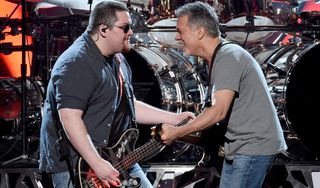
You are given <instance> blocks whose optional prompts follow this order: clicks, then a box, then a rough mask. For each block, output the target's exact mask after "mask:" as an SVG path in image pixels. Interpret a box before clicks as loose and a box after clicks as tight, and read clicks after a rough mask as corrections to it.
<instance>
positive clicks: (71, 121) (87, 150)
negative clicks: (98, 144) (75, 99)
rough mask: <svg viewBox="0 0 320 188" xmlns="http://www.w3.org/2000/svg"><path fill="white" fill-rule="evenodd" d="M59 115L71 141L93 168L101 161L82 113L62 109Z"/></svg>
mask: <svg viewBox="0 0 320 188" xmlns="http://www.w3.org/2000/svg"><path fill="white" fill-rule="evenodd" d="M59 113H60V117H61V122H62V125H63V128H64V130H65V132H66V135H67V137H68V139H69V141H70V142H71V144H72V145H73V147H74V148H75V149H76V150H77V151H78V152H79V154H80V155H81V157H82V158H84V159H85V160H86V162H87V163H88V164H89V165H90V166H92V167H93V166H94V165H95V162H97V161H98V160H97V159H100V155H99V154H98V152H97V150H96V148H95V147H94V145H93V143H92V141H91V138H90V136H89V135H88V132H87V129H86V127H85V125H84V122H83V120H82V118H81V117H82V113H81V112H79V111H77V110H76V111H74V109H62V110H60V111H59Z"/></svg>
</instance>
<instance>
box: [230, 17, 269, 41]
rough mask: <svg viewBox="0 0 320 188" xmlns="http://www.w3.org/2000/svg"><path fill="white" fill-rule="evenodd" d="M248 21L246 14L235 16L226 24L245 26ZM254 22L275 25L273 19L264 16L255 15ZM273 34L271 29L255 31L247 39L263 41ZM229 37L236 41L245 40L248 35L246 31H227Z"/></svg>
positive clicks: (261, 24) (257, 24)
mask: <svg viewBox="0 0 320 188" xmlns="http://www.w3.org/2000/svg"><path fill="white" fill-rule="evenodd" d="M246 23H248V21H247V19H246V17H245V16H242V17H238V18H235V19H233V20H230V21H229V22H227V23H226V26H245V24H246ZM254 24H255V25H256V26H272V25H275V24H274V22H273V20H271V19H270V18H268V17H264V16H254ZM270 34H272V32H270V31H262V32H253V33H250V34H249V35H248V38H247V41H248V42H253V41H261V40H263V39H265V38H266V37H267V36H269V35H270ZM226 35H227V38H228V39H230V40H233V41H236V42H243V41H245V39H246V37H247V33H245V32H226Z"/></svg>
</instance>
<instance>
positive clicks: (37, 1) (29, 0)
mask: <svg viewBox="0 0 320 188" xmlns="http://www.w3.org/2000/svg"><path fill="white" fill-rule="evenodd" d="M6 1H9V2H12V3H16V4H18V3H21V0H6ZM25 1H26V2H27V3H39V2H42V1H43V0H25Z"/></svg>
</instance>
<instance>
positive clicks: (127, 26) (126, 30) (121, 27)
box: [114, 24, 132, 33]
mask: <svg viewBox="0 0 320 188" xmlns="http://www.w3.org/2000/svg"><path fill="white" fill-rule="evenodd" d="M114 26H115V27H117V28H120V29H122V30H123V32H124V33H128V32H129V30H130V29H132V26H131V25H130V24H127V25H124V26H117V25H114Z"/></svg>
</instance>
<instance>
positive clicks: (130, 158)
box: [114, 139, 163, 173]
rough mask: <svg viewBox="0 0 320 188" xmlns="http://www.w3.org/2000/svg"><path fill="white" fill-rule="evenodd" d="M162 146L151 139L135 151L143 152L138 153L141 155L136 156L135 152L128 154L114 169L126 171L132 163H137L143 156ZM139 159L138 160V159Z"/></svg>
mask: <svg viewBox="0 0 320 188" xmlns="http://www.w3.org/2000/svg"><path fill="white" fill-rule="evenodd" d="M162 146H163V144H162V143H161V142H158V141H157V140H156V139H152V140H151V141H150V142H148V143H146V144H144V145H142V146H141V147H140V148H138V149H137V150H138V151H139V150H141V151H143V153H142V152H140V153H141V154H139V155H136V154H135V152H133V153H130V154H128V155H127V156H126V157H125V158H124V159H123V160H122V161H120V162H119V163H117V164H116V165H114V167H115V168H116V169H117V170H118V171H119V172H120V173H122V172H124V171H125V170H127V169H128V168H129V167H131V165H132V162H134V161H139V160H138V159H142V158H143V157H144V156H148V155H150V154H152V153H154V152H155V151H157V150H159V149H160V148H161V147H162ZM138 151H137V152H138ZM139 157H140V158H139Z"/></svg>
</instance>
